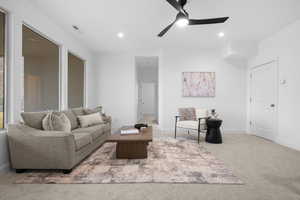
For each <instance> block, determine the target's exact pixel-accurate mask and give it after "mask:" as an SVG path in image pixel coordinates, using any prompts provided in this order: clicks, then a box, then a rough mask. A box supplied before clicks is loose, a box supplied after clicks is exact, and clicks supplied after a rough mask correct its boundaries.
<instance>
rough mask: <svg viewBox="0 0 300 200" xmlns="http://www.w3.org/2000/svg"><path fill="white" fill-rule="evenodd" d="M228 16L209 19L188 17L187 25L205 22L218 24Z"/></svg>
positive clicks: (203, 23)
mask: <svg viewBox="0 0 300 200" xmlns="http://www.w3.org/2000/svg"><path fill="white" fill-rule="evenodd" d="M228 19H229V17H220V18H211V19H190V20H189V25H205V24H218V23H224V22H226V21H227V20H228Z"/></svg>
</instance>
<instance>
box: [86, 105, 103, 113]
mask: <svg viewBox="0 0 300 200" xmlns="http://www.w3.org/2000/svg"><path fill="white" fill-rule="evenodd" d="M84 112H85V114H86V115H89V114H93V113H100V114H102V106H98V107H96V108H94V109H90V108H86V109H84Z"/></svg>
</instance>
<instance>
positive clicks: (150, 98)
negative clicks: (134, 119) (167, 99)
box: [141, 83, 156, 116]
mask: <svg viewBox="0 0 300 200" xmlns="http://www.w3.org/2000/svg"><path fill="white" fill-rule="evenodd" d="M155 94H156V93H155V83H142V84H141V114H142V116H143V115H145V114H148V115H149V114H150V115H152V114H155V102H156V101H155V98H156V97H155Z"/></svg>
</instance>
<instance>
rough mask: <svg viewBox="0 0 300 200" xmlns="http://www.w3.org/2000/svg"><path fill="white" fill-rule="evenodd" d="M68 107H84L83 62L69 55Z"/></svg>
mask: <svg viewBox="0 0 300 200" xmlns="http://www.w3.org/2000/svg"><path fill="white" fill-rule="evenodd" d="M68 63H69V64H68V106H69V108H77V107H83V106H84V61H83V60H81V59H80V58H78V57H76V56H74V55H73V54H71V53H69V55H68Z"/></svg>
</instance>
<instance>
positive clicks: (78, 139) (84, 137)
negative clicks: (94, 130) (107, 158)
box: [73, 133, 92, 151]
mask: <svg viewBox="0 0 300 200" xmlns="http://www.w3.org/2000/svg"><path fill="white" fill-rule="evenodd" d="M73 135H74V138H75V146H76V150H77V151H78V150H80V149H81V148H83V147H85V146H86V145H89V144H91V143H92V137H91V135H90V134H87V133H73Z"/></svg>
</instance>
